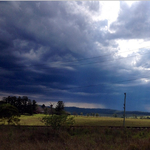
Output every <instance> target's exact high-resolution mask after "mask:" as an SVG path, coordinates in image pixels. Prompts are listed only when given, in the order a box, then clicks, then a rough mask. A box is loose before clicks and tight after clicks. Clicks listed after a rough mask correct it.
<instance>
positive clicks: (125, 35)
mask: <svg viewBox="0 0 150 150" xmlns="http://www.w3.org/2000/svg"><path fill="white" fill-rule="evenodd" d="M149 14H150V2H149V1H90V2H87V1H45V2H42V1H33V2H30V1H29V2H27V1H26V2H23V1H18V2H17V1H16V2H15V1H9V2H0V81H1V85H0V98H1V99H2V98H3V97H6V96H9V95H12V96H13V95H15V96H24V95H26V96H28V97H29V98H30V99H35V100H36V101H37V102H38V104H43V103H44V104H46V105H49V104H50V102H51V103H56V102H57V101H59V100H62V101H64V103H65V105H66V106H76V107H81V108H83V107H84V108H111V109H118V110H122V109H123V100H124V93H125V92H126V93H127V110H139V111H150V95H149V93H150V91H149V87H150V85H149V84H150V75H149V71H150V15H149Z"/></svg>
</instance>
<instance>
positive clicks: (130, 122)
mask: <svg viewBox="0 0 150 150" xmlns="http://www.w3.org/2000/svg"><path fill="white" fill-rule="evenodd" d="M44 116H45V115H43V114H36V115H33V116H24V115H22V116H21V117H20V119H21V120H20V125H44V124H43V123H42V122H41V121H40V120H41V118H42V117H44ZM122 125H123V118H113V117H91V116H90V117H87V116H77V117H75V126H122ZM125 125H126V126H131V127H136V126H137V127H141V126H143V127H145V126H146V127H149V126H150V119H133V118H127V119H126V124H125Z"/></svg>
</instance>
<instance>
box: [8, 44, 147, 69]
mask: <svg viewBox="0 0 150 150" xmlns="http://www.w3.org/2000/svg"><path fill="white" fill-rule="evenodd" d="M142 48H150V47H149V46H148V47H142ZM135 50H137V49H134V50H130V51H135ZM126 52H129V51H124V52H120V53H121V54H122V53H126ZM148 53H150V52H148ZM148 53H144V54H140V55H145V54H148ZM111 55H112V54H107V55H101V56H95V57H89V58H83V59H78V60H73V61H70V60H68V61H66V62H64V61H63V62H58V61H51V62H49V63H57V62H58V63H59V64H61V65H63V64H69V65H71V66H77V65H87V64H95V63H103V62H107V61H113V60H103V61H100V62H99V61H98V62H89V63H85V64H70V63H73V62H76V63H78V62H80V61H86V60H89V59H95V58H100V57H105V56H111ZM113 55H114V54H113ZM136 55H137V54H136ZM136 55H132V56H128V57H125V58H118V59H115V60H119V59H127V58H129V57H134V56H136ZM43 65H47V63H41V64H34V65H28V66H25V65H22V66H18V67H13V68H8V69H10V70H12V69H20V68H21V67H32V66H33V67H34V66H43ZM45 67H46V68H49V66H45ZM46 68H44V69H46Z"/></svg>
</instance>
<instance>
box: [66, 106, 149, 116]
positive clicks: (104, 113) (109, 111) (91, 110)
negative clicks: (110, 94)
mask: <svg viewBox="0 0 150 150" xmlns="http://www.w3.org/2000/svg"><path fill="white" fill-rule="evenodd" d="M65 111H67V112H70V113H71V114H75V113H77V114H78V115H79V114H80V113H81V112H82V113H83V115H87V114H91V113H98V114H99V115H100V116H112V115H114V114H117V115H118V116H123V113H124V111H119V110H113V109H101V108H78V107H65ZM126 115H127V116H133V115H137V116H150V112H141V111H126Z"/></svg>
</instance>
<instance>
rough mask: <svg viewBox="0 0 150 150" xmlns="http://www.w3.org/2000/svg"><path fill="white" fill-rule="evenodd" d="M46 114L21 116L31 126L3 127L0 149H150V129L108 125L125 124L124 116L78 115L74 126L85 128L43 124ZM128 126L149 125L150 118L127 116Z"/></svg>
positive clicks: (1, 127)
mask: <svg viewBox="0 0 150 150" xmlns="http://www.w3.org/2000/svg"><path fill="white" fill-rule="evenodd" d="M43 116H45V115H41V114H37V115H33V116H24V115H23V116H21V118H20V119H21V121H20V125H30V126H29V127H25V126H9V127H8V126H5V125H2V126H0V150H27V149H29V150H60V149H61V150H114V149H115V150H149V149H150V129H143V130H138V129H134V128H129V129H127V128H119V129H117V128H108V127H107V126H122V124H123V119H122V118H111V117H86V116H78V117H75V121H76V123H75V126H85V127H78V128H76V127H75V128H69V129H65V128H61V129H59V130H54V129H52V128H49V127H46V126H44V125H43V124H42V123H41V121H40V119H41V118H42V117H43ZM31 125H32V127H31ZM35 125H43V127H36V126H35ZM91 126H95V127H91ZM99 126H106V127H99ZM126 126H131V127H133V126H139V127H140V126H150V120H149V119H131V118H130V119H129V118H128V119H126Z"/></svg>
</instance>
